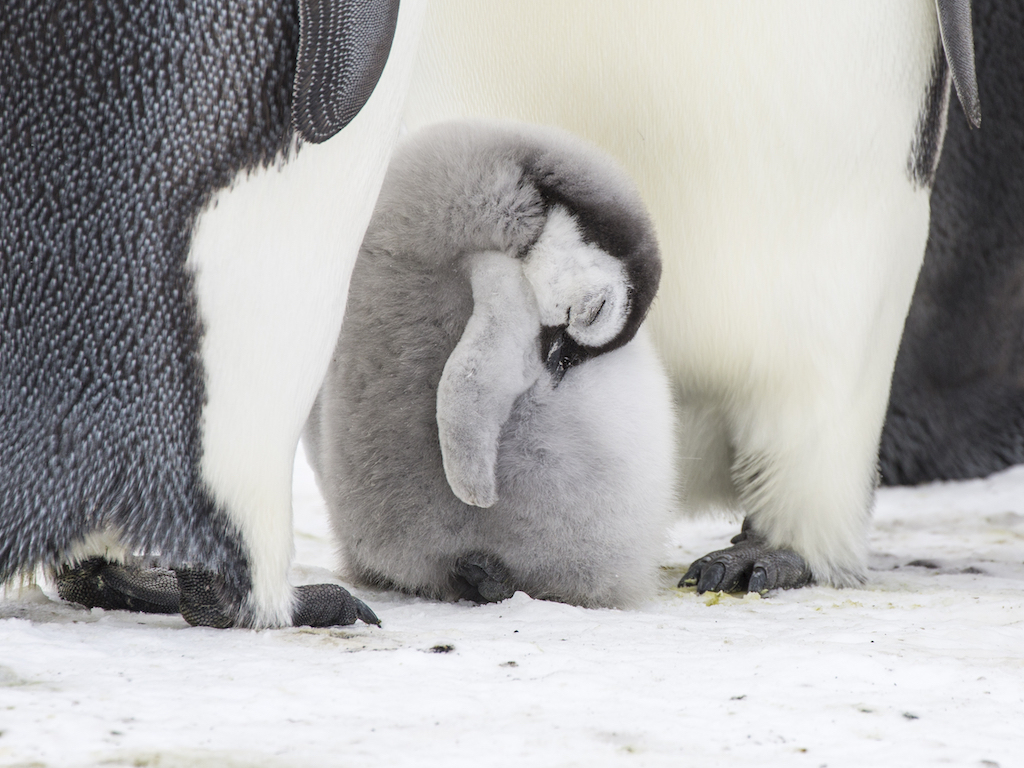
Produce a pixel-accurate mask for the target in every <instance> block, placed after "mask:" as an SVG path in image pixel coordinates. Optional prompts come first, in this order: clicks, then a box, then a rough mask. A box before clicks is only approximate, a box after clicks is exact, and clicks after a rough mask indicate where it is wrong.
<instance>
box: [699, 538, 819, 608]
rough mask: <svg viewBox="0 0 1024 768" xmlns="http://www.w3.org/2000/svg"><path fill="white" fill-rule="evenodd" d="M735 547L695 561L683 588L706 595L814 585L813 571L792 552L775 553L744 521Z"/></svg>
mask: <svg viewBox="0 0 1024 768" xmlns="http://www.w3.org/2000/svg"><path fill="white" fill-rule="evenodd" d="M732 544H733V546H731V547H729V548H728V549H720V550H718V551H717V552H712V553H711V554H709V555H705V556H704V557H702V558H700V559H699V560H697V561H695V562H694V563H693V565H691V566H690V569H689V570H688V571H687V572H686V575H685V576H683V578H682V579H680V580H679V586H680V587H693V586H695V587H697V592H698V594H700V593H703V592H757V593H759V594H764V593H766V592H768V591H770V590H773V589H795V588H797V587H803V586H806V585H807V584H810V583H811V580H812V576H811V569H810V568H809V567H808V566H807V563H806V561H804V559H803V558H802V557H801V556H800V555H798V554H797V553H796V552H794V551H793V550H791V549H774V548H772V547H769V546H768V544H767V542H765V540H764V539H763V538H761V537H760V536H758V535H757V534H756V533H754V531H753V530H752V529H751V528H750V525H749V522H748V521H744V523H743V529H742V531H741V532H740V533H739V534H737V535H736V536H734V537H733V538H732Z"/></svg>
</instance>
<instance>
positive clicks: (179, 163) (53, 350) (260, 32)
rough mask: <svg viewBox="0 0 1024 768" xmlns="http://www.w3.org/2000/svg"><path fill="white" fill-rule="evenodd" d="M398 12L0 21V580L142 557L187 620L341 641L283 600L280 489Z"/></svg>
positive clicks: (303, 5)
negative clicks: (313, 627) (180, 581)
mask: <svg viewBox="0 0 1024 768" xmlns="http://www.w3.org/2000/svg"><path fill="white" fill-rule="evenodd" d="M397 5H398V4H397V2H370V3H366V2H342V1H337V2H313V1H312V0H297V1H296V0H224V1H222V2H197V1H195V0H186V1H185V2H166V1H164V0H154V2H144V3H137V2H123V1H120V0H104V1H102V2H90V3H77V2H72V3H66V2H58V1H56V0H50V1H43V2H20V1H17V0H16V1H15V2H12V3H7V4H5V7H4V11H3V13H2V14H0V59H2V61H3V67H2V68H0V178H2V179H3V183H2V185H0V223H2V227H0V229H2V232H3V235H2V237H0V248H2V249H3V252H2V259H0V467H2V470H0V582H2V581H6V580H7V579H9V578H10V577H12V576H13V575H15V574H17V573H19V572H25V571H27V570H30V569H33V568H35V567H36V566H37V565H39V564H42V565H45V566H47V567H50V568H55V567H57V566H58V565H59V564H61V563H62V562H66V561H78V560H83V559H87V558H91V557H92V556H93V555H97V554H99V555H107V556H108V557H110V558H112V559H114V560H120V559H123V558H124V557H126V556H127V555H128V554H131V553H145V554H154V555H159V556H160V562H161V563H162V564H164V565H166V566H169V567H174V568H177V569H187V572H188V573H191V574H200V575H201V578H200V579H199V584H200V587H201V588H203V589H205V588H206V587H211V588H212V589H213V593H212V594H213V599H212V600H210V601H209V602H210V605H208V606H205V607H203V608H202V610H191V609H190V608H189V605H192V607H193V608H194V607H195V601H194V600H193V599H192V598H193V597H194V598H195V600H200V601H201V600H206V598H199V597H196V596H195V595H192V597H188V596H186V598H185V600H184V602H183V610H184V612H185V613H186V617H187V618H189V619H190V621H197V622H200V623H213V624H218V625H226V624H241V625H249V626H273V625H282V624H290V623H292V621H293V620H301V621H305V620H312V621H316V622H321V623H331V622H332V621H336V620H337V621H352V620H354V618H355V610H354V609H355V608H356V607H358V606H356V604H355V601H353V599H352V598H351V597H350V596H348V595H347V593H344V591H343V590H340V588H334V589H335V591H334V592H332V591H331V590H326V591H324V590H319V589H317V588H312V589H311V588H303V589H302V590H301V591H300V592H299V593H296V592H295V591H293V589H292V587H291V586H290V585H289V584H288V581H287V570H288V566H289V563H290V558H291V549H292V537H291V508H290V505H291V468H292V457H293V455H294V450H295V446H296V444H297V440H298V437H299V433H300V431H301V428H302V424H303V422H304V419H305V416H306V414H307V412H308V408H309V406H310V404H311V403H312V401H313V398H314V397H315V393H316V387H317V385H318V383H319V381H320V379H321V377H322V374H323V371H324V370H325V369H326V366H327V363H328V360H329V357H330V350H331V348H332V347H333V340H334V338H335V337H336V335H337V331H338V327H339V324H340V321H341V311H342V310H341V309H340V308H339V307H343V305H344V288H343V283H344V280H345V278H346V277H347V274H348V272H349V270H350V269H351V265H352V263H353V262H354V259H355V254H356V252H357V249H358V243H359V241H360V240H361V238H362V234H363V231H364V229H365V226H366V222H367V221H368V219H369V214H370V212H371V211H372V203H373V197H374V195H375V193H376V190H377V188H378V186H379V184H380V180H381V179H382V178H383V172H384V167H385V164H386V161H387V157H388V155H389V153H390V148H391V145H392V143H393V141H394V139H395V136H396V135H397V129H398V115H399V112H400V109H401V104H402V100H403V98H404V92H405V89H406V86H407V80H408V75H409V68H410V59H411V56H412V53H413V51H414V43H415V40H416V38H417V35H418V28H419V21H420V19H419V16H420V9H419V8H418V7H417V5H416V4H415V3H403V5H402V11H401V13H398V11H397ZM392 40H393V44H392ZM389 50H390V51H391V56H390V58H389ZM385 61H387V66H386V67H385ZM297 71H298V75H299V76H298V77H297ZM339 75H340V76H341V77H339ZM325 79H329V80H330V82H327V83H325V82H324V81H325ZM378 79H379V82H378ZM371 92H372V95H371ZM325 102H329V103H325ZM356 113H358V115H357V116H355V117H354V119H353V116H354V115H356ZM350 119H352V122H351V124H350V125H348V127H347V128H345V130H344V131H341V133H338V131H339V130H340V129H341V128H342V127H343V126H344V123H345V121H347V120H350ZM336 133H338V135H337V136H334V134H336ZM332 136H333V138H331V137H332ZM339 179H341V180H342V181H341V183H340V185H339ZM184 572H185V571H184V570H182V571H181V573H184ZM79 575H81V574H79ZM83 578H84V577H83ZM86 580H87V579H86ZM185 582H188V583H189V584H191V583H193V580H190V579H188V578H186V579H185ZM94 586H95V585H94ZM157 602H159V601H157ZM207 609H209V610H207ZM320 609H323V610H321V611H320V613H319V614H317V613H316V612H317V611H318V610H320ZM314 614H316V615H314ZM364 615H366V616H370V615H372V614H369V613H368V612H367V613H364Z"/></svg>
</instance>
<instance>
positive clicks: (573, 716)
mask: <svg viewBox="0 0 1024 768" xmlns="http://www.w3.org/2000/svg"><path fill="white" fill-rule="evenodd" d="M295 524H296V531H297V533H296V554H297V557H296V563H297V565H296V566H295V568H294V571H293V580H294V581H295V582H296V583H309V582H317V581H327V580H333V576H332V573H331V571H330V569H331V568H332V565H333V562H334V555H333V548H332V544H331V541H330V536H329V533H328V525H327V520H326V512H325V511H324V508H323V502H322V501H321V499H320V496H319V494H318V492H317V490H316V486H315V484H314V482H313V479H312V475H311V473H310V471H309V469H308V468H307V466H306V464H305V462H304V460H303V459H302V457H301V455H300V458H299V459H298V461H297V463H296V482H295ZM734 531H735V525H734V524H731V523H725V522H719V521H705V522H697V523H694V522H684V523H680V524H679V525H678V527H677V528H676V529H675V531H674V533H673V540H672V546H671V550H670V552H669V553H668V555H667V556H666V560H665V562H666V568H665V578H664V586H663V588H662V589H661V591H660V592H659V593H658V594H657V595H656V596H655V597H654V598H653V599H652V600H651V601H650V603H649V604H647V605H645V606H643V607H642V608H641V609H640V610H636V611H609V610H599V611H595V610H585V609H582V608H574V607H571V606H566V605H559V604H554V603H546V602H542V601H537V600H531V599H530V598H528V597H527V596H526V595H523V594H517V595H516V596H515V597H514V598H512V599H511V600H509V601H507V602H505V603H502V604H499V605H489V606H479V607H478V606H473V605H470V604H464V603H460V604H454V605H450V604H439V603H434V602H429V601H426V600H420V599H415V598H410V597H404V596H400V595H393V594H387V593H376V592H372V591H367V590H361V591H359V590H356V593H357V594H358V595H359V596H361V597H362V598H364V599H365V600H366V601H367V602H368V603H369V604H370V605H371V606H372V607H373V608H374V609H375V610H376V612H377V613H378V615H379V616H380V617H381V619H382V620H383V622H384V626H383V628H381V629H377V628H375V627H368V626H365V625H357V626H354V627H346V628H337V629H316V630H313V629H308V628H306V629H287V630H276V631H262V632H253V631H245V630H224V631H220V630H213V629H193V628H189V627H188V626H187V625H186V624H185V622H184V621H183V620H182V619H180V618H176V617H153V616H139V615H134V614H129V613H122V612H104V611H101V610H99V609H96V610H93V611H87V610H84V609H81V608H77V607H74V606H71V605H67V604H62V603H60V602H59V601H57V598H56V597H55V594H54V592H53V590H52V588H51V587H50V586H47V585H44V587H43V589H42V590H40V589H39V588H27V589H23V590H21V591H20V592H19V591H18V590H16V589H13V588H12V589H9V590H8V592H7V595H6V597H4V598H3V600H2V602H0V765H4V766H10V765H32V766H61V767H62V768H63V767H64V766H69V767H73V766H84V765H103V766H151V767H153V768H168V767H175V768H176V767H178V766H200V767H201V768H202V767H209V768H214V767H221V766H226V767H227V768H231V767H232V766H271V767H277V766H371V765H372V766H380V767H381V768H393V767H394V766H417V767H418V766H433V765H438V766H460V765H467V766H469V765H472V766H480V767H485V766H604V765H611V766H620V765H621V766H632V765H635V766H708V767H712V768H714V767H715V766H732V765H744V766H765V765H779V766H813V767H814V768H817V766H830V767H835V766H857V767H858V768H860V767H861V766H925V765H963V766H989V768H991V766H996V765H998V766H1002V768H1009V767H1010V766H1019V765H1024V468H1016V469H1012V470H1009V471H1007V472H1004V473H1002V474H1001V475H998V476H996V477H993V478H990V479H988V480H979V481H972V482H964V483H951V484H944V485H934V486H928V487H922V488H913V489H896V490H883V491H881V492H880V493H879V496H878V502H877V506H876V511H875V523H874V528H873V532H872V535H871V549H872V571H871V578H870V581H869V583H868V584H867V585H866V586H865V587H864V588H863V589H846V590H841V591H840V590H834V589H828V588H823V587H814V588H810V589H803V590H798V591H795V592H785V593H781V594H777V595H774V596H772V597H771V598H769V599H764V600H762V599H758V598H750V597H748V598H743V599H740V598H737V597H731V596H728V595H726V596H720V595H704V596H697V595H696V594H695V593H694V592H693V591H692V590H677V589H675V588H674V587H673V586H672V585H673V584H674V583H675V581H676V580H677V579H678V578H679V576H680V574H681V573H682V571H683V569H684V567H685V565H686V564H688V563H689V562H690V561H691V560H692V559H694V558H696V557H698V556H700V555H703V554H705V553H706V552H707V551H709V550H711V549H716V548H719V547H721V546H723V545H724V544H725V543H726V542H727V540H728V537H729V536H730V535H731V534H732V533H733V532H734ZM913 563H916V565H915V564H913Z"/></svg>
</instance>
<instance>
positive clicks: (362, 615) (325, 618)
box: [292, 584, 380, 627]
mask: <svg viewBox="0 0 1024 768" xmlns="http://www.w3.org/2000/svg"><path fill="white" fill-rule="evenodd" d="M356 619H359V620H360V621H362V622H364V623H366V624H375V625H376V626H378V627H379V626H380V619H378V618H377V615H376V614H375V613H374V612H373V611H371V610H370V608H369V606H368V605H366V603H364V602H363V601H362V600H360V599H359V598H358V597H353V596H352V595H351V594H349V592H348V590H347V589H344V588H343V587H339V586H338V585H337V584H309V585H307V586H304V587H296V588H295V610H294V611H293V613H292V624H293V625H294V626H296V627H335V626H345V625H348V624H355V623H356Z"/></svg>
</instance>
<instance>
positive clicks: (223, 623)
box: [176, 568, 380, 629]
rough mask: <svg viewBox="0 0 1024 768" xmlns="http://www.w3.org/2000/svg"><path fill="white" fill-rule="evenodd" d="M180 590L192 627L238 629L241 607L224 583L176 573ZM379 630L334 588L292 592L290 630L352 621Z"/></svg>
mask: <svg viewBox="0 0 1024 768" xmlns="http://www.w3.org/2000/svg"><path fill="white" fill-rule="evenodd" d="M176 573H177V575H178V584H179V585H180V587H181V615H182V616H184V617H185V621H187V622H188V623H189V624H191V625H192V626H200V627H216V628H218V629H223V628H226V627H232V626H239V625H240V624H244V623H245V622H240V621H239V616H240V613H241V606H240V602H239V599H238V598H237V597H236V596H235V595H234V593H233V591H232V590H230V589H229V588H227V585H226V583H225V581H224V579H223V578H222V577H221V576H219V575H217V574H216V573H213V572H211V571H207V570H203V569H200V568H181V569H178V570H177V571H176ZM357 619H359V620H362V621H364V622H365V623H367V624H375V625H376V626H378V627H379V626H380V619H378V618H377V616H376V614H375V613H374V612H373V611H372V610H370V608H369V606H367V605H366V603H364V602H363V601H362V600H360V599H358V598H356V597H353V596H352V595H351V594H350V593H349V591H348V590H347V589H345V588H344V587H340V586H338V585H337V584H309V585H307V586H302V587H296V588H295V606H294V608H293V609H292V626H296V627H336V626H345V625H348V624H355V623H356V620H357Z"/></svg>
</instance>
